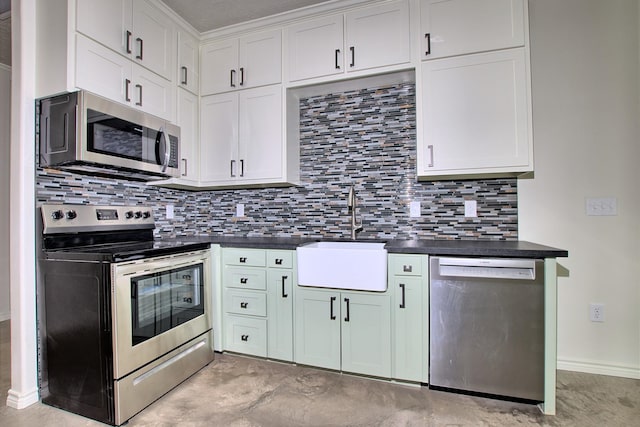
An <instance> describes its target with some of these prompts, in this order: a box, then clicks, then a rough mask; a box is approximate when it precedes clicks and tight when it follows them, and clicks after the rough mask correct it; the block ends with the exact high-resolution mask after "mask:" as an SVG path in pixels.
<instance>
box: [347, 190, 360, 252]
mask: <svg viewBox="0 0 640 427" xmlns="http://www.w3.org/2000/svg"><path fill="white" fill-rule="evenodd" d="M347 207H348V208H349V212H350V213H351V240H356V234H357V233H358V232H360V231H362V230H363V227H362V223H360V224H357V223H356V191H355V189H354V188H353V185H352V186H351V187H350V188H349V200H347Z"/></svg>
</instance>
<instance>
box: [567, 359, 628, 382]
mask: <svg viewBox="0 0 640 427" xmlns="http://www.w3.org/2000/svg"><path fill="white" fill-rule="evenodd" d="M558 369H560V370H563V371H575V372H585V373H587V374H597V375H609V376H612V377H623V378H632V379H636V380H638V379H640V366H621V365H609V364H604V363H598V362H593V361H588V360H567V359H558Z"/></svg>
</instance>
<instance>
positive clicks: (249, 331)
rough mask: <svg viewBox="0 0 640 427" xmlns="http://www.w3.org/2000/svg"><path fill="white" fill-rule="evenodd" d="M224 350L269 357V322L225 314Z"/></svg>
mask: <svg viewBox="0 0 640 427" xmlns="http://www.w3.org/2000/svg"><path fill="white" fill-rule="evenodd" d="M224 325H225V326H224V331H225V334H224V349H225V350H229V351H236V352H238V353H243V354H253V355H255V356H260V357H267V320H266V319H262V318H256V317H248V316H237V315H234V314H225V316H224Z"/></svg>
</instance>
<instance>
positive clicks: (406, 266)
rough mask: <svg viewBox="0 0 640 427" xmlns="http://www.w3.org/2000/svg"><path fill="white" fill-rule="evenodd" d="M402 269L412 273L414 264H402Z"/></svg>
mask: <svg viewBox="0 0 640 427" xmlns="http://www.w3.org/2000/svg"><path fill="white" fill-rule="evenodd" d="M402 271H404V272H405V273H411V272H412V271H413V266H412V265H403V266H402Z"/></svg>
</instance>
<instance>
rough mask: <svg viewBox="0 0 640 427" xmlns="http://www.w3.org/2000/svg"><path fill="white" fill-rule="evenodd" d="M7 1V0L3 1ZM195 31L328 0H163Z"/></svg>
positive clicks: (220, 26)
mask: <svg viewBox="0 0 640 427" xmlns="http://www.w3.org/2000/svg"><path fill="white" fill-rule="evenodd" d="M0 1H6V0H0ZM162 1H163V2H164V3H165V4H166V5H167V6H169V7H170V8H171V9H173V10H174V11H175V12H176V13H177V14H178V15H180V16H181V17H182V18H184V20H185V21H187V22H188V23H189V24H191V25H192V26H193V27H194V28H195V29H196V30H198V31H200V32H205V31H209V30H215V29H218V28H222V27H226V26H229V25H233V24H238V23H240V22H245V21H250V20H253V19H258V18H263V17H265V16H271V15H276V14H279V13H282V12H286V11H289V10H293V9H299V8H302V7H305V6H310V5H314V4H318V3H324V2H326V1H327V0H186V1H185V0H162Z"/></svg>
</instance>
